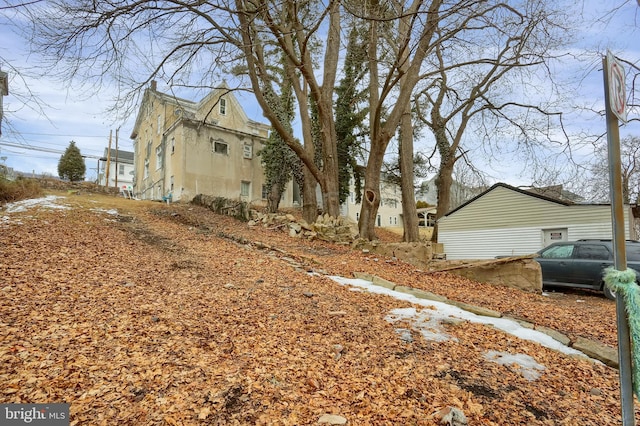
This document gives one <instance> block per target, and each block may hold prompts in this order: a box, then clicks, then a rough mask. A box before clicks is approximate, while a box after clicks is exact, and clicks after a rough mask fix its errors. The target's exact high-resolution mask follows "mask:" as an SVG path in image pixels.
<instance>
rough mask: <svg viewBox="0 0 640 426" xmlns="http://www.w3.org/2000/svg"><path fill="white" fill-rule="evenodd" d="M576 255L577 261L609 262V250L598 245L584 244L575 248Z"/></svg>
mask: <svg viewBox="0 0 640 426" xmlns="http://www.w3.org/2000/svg"><path fill="white" fill-rule="evenodd" d="M577 249H578V253H577V255H576V258H578V259H595V260H609V250H608V249H607V248H606V247H605V246H603V245H600V244H594V245H591V244H588V245H587V244H585V245H582V246H577Z"/></svg>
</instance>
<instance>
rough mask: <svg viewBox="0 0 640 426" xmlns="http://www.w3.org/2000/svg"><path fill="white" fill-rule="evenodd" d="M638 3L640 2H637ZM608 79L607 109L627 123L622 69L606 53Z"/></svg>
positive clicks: (609, 54) (620, 65)
mask: <svg viewBox="0 0 640 426" xmlns="http://www.w3.org/2000/svg"><path fill="white" fill-rule="evenodd" d="M638 1H640V0H638ZM607 64H608V68H607V76H608V77H609V108H611V112H613V113H614V114H615V115H616V117H618V119H619V120H621V121H622V122H623V123H626V122H627V93H626V91H625V87H624V68H623V67H622V64H621V63H620V62H619V61H618V60H617V59H616V57H615V56H613V55H612V54H611V52H607Z"/></svg>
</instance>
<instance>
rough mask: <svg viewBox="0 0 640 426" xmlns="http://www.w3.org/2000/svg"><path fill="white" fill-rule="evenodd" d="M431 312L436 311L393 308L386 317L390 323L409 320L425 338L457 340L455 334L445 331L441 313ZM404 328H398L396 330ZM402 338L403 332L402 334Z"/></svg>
mask: <svg viewBox="0 0 640 426" xmlns="http://www.w3.org/2000/svg"><path fill="white" fill-rule="evenodd" d="M431 313H435V311H431V310H429V309H423V310H422V311H419V312H418V311H417V310H416V309H415V308H400V309H393V310H391V312H390V313H389V315H387V316H386V317H385V320H387V321H389V322H390V323H395V322H398V321H403V320H404V321H408V322H409V324H410V325H411V327H412V328H413V329H414V330H418V331H419V332H420V334H422V336H424V338H425V339H427V340H431V341H434V342H445V341H447V340H453V341H457V339H456V338H455V337H453V336H450V335H448V334H447V333H445V331H444V329H443V328H442V323H441V322H440V319H441V317H440V315H437V313H436V315H431ZM398 330H402V329H396V331H398ZM400 338H401V339H402V334H401V336H400Z"/></svg>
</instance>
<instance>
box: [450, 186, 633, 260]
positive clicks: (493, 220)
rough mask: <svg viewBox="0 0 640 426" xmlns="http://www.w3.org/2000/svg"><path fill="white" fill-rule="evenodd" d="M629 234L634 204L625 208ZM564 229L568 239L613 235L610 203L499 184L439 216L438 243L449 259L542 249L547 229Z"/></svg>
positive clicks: (506, 254)
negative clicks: (550, 196) (558, 198)
mask: <svg viewBox="0 0 640 426" xmlns="http://www.w3.org/2000/svg"><path fill="white" fill-rule="evenodd" d="M624 215H625V223H624V225H625V238H627V239H629V238H631V236H630V230H629V223H630V222H629V218H630V209H629V208H625V211H624ZM557 228H566V229H567V231H568V234H567V236H568V239H569V240H577V239H586V238H601V239H610V238H611V235H612V230H611V207H610V206H608V205H588V204H577V205H565V204H563V203H560V202H554V201H550V200H546V199H543V198H539V197H536V196H534V195H528V194H526V193H522V192H519V191H518V190H516V189H515V188H514V189H509V188H508V187H505V186H496V187H493V188H492V189H490V190H489V191H487V192H486V193H484V194H481V195H480V196H478V197H477V198H476V199H474V200H472V201H471V202H469V204H467V205H464V206H463V207H462V208H460V209H459V210H456V211H454V212H452V213H450V214H449V215H448V216H445V217H443V218H441V219H440V220H439V221H438V242H441V243H443V244H444V251H445V253H446V255H447V258H448V259H491V258H494V257H495V256H508V255H526V254H531V253H535V252H536V251H538V250H540V249H541V248H542V247H543V244H544V230H545V229H557Z"/></svg>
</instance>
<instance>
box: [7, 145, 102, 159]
mask: <svg viewBox="0 0 640 426" xmlns="http://www.w3.org/2000/svg"><path fill="white" fill-rule="evenodd" d="M0 146H10V147H12V148H22V149H28V150H32V151H42V152H48V153H51V154H64V150H60V149H52V148H46V147H43V146H33V145H30V146H24V145H21V144H18V143H11V142H0ZM82 157H83V158H94V159H96V160H99V159H101V158H103V156H102V155H86V154H84V155H82Z"/></svg>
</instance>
